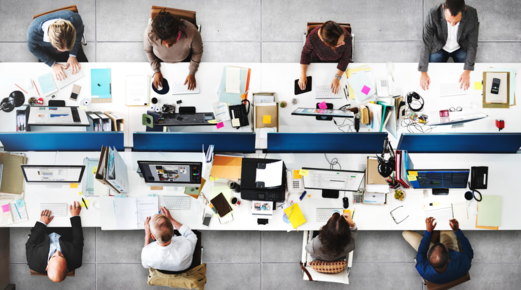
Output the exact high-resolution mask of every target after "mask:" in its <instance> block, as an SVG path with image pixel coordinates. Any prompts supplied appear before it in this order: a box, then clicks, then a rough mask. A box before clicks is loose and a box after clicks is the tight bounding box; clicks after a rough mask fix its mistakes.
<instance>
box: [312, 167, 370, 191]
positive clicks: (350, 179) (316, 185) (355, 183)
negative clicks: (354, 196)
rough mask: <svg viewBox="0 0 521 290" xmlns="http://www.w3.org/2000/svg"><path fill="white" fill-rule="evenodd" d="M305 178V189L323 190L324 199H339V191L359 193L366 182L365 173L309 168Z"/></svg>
mask: <svg viewBox="0 0 521 290" xmlns="http://www.w3.org/2000/svg"><path fill="white" fill-rule="evenodd" d="M302 169H303V170H308V171H309V172H308V175H304V176H303V180H304V188H305V189H319V190H322V197H324V198H338V197H339V191H358V189H359V188H360V185H361V184H362V182H363V180H364V175H365V172H364V171H351V170H337V169H320V168H307V167H303V168H302Z"/></svg>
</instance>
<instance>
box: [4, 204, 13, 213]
mask: <svg viewBox="0 0 521 290" xmlns="http://www.w3.org/2000/svg"><path fill="white" fill-rule="evenodd" d="M10 211H11V208H10V207H9V204H4V205H2V212H10Z"/></svg>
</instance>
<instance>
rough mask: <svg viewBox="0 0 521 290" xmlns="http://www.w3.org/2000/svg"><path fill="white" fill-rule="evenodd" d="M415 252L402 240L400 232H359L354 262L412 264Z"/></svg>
mask: <svg viewBox="0 0 521 290" xmlns="http://www.w3.org/2000/svg"><path fill="white" fill-rule="evenodd" d="M415 256H416V251H415V250H414V249H413V248H412V247H411V246H410V245H409V244H408V243H407V242H406V241H405V240H404V239H403V237H402V232H401V231H361V232H359V233H358V236H357V239H356V247H355V252H354V262H356V263H368V262H369V263H378V262H384V263H388V262H393V263H394V262H401V263H411V265H413V263H414V261H413V260H414V257H415Z"/></svg>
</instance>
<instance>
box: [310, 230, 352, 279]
mask: <svg viewBox="0 0 521 290" xmlns="http://www.w3.org/2000/svg"><path fill="white" fill-rule="evenodd" d="M303 236H304V237H303V240H302V260H301V264H302V267H304V268H305V269H306V271H307V272H308V273H309V274H310V276H311V277H312V279H313V280H312V281H320V282H333V283H342V284H346V285H349V274H350V273H351V268H352V267H353V253H354V251H351V252H350V253H349V255H348V256H347V265H346V268H345V270H344V271H342V272H340V273H337V274H326V273H319V272H317V271H315V270H314V269H313V268H311V266H309V262H311V261H312V260H313V258H312V257H311V255H310V254H309V253H308V252H307V251H306V245H307V244H308V243H309V242H310V241H311V240H312V239H313V231H304V234H303ZM308 273H306V272H305V271H304V270H302V274H303V276H304V277H303V280H305V281H310V279H309V277H308Z"/></svg>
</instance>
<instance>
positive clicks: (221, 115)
mask: <svg viewBox="0 0 521 290" xmlns="http://www.w3.org/2000/svg"><path fill="white" fill-rule="evenodd" d="M212 105H213V114H214V115H215V120H216V121H217V123H221V122H224V121H228V120H230V114H229V113H228V105H227V104H226V103H221V102H215V103H213V104H212Z"/></svg>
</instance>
